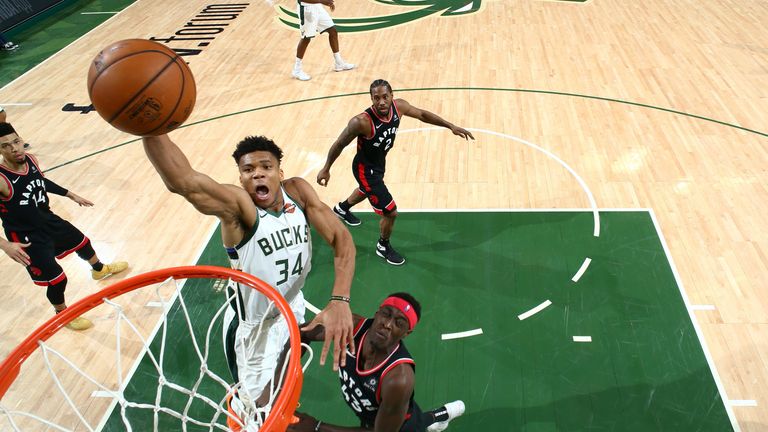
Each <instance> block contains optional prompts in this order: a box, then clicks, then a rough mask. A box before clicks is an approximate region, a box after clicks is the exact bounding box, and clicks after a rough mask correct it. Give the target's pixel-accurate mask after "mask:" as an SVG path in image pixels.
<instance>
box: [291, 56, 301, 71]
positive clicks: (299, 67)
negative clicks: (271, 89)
mask: <svg viewBox="0 0 768 432" xmlns="http://www.w3.org/2000/svg"><path fill="white" fill-rule="evenodd" d="M293 68H294V69H296V70H301V59H300V58H298V57H296V63H295V64H294V65H293Z"/></svg>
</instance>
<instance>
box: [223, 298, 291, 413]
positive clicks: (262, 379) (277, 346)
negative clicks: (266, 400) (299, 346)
mask: <svg viewBox="0 0 768 432" xmlns="http://www.w3.org/2000/svg"><path fill="white" fill-rule="evenodd" d="M290 306H291V310H293V314H294V316H295V317H296V321H297V322H298V323H299V324H300V325H301V324H303V323H304V312H305V310H306V308H305V303H304V296H303V295H302V293H299V295H298V296H296V298H295V299H293V301H292V302H291V304H290ZM236 315H237V314H236V313H235V311H234V310H233V309H232V308H231V307H228V308H227V310H226V311H225V313H224V344H225V350H227V349H229V350H234V353H235V356H234V357H235V361H236V367H237V371H236V373H237V377H238V380H239V382H240V383H242V387H240V390H238V394H239V398H240V399H241V400H243V401H244V402H246V404H247V401H248V400H251V401H253V400H255V399H257V398H258V397H259V396H260V395H261V392H262V390H263V389H264V388H265V387H266V386H267V384H269V382H270V380H271V379H272V378H273V375H274V373H275V367H276V366H277V360H278V358H279V357H280V353H281V352H282V351H283V347H284V346H285V343H286V342H287V341H288V339H289V338H290V332H289V330H288V323H287V322H286V321H285V318H284V317H283V315H282V314H280V315H278V316H277V317H275V318H267V319H264V320H263V321H261V322H258V323H254V322H247V321H242V320H239V322H238V323H237V329H236V330H235V332H234V338H232V336H233V335H231V334H228V333H229V332H230V323H232V321H233V320H238V317H237V316H236ZM227 336H229V338H228V337H227ZM233 339H234V340H233ZM230 352H232V351H230ZM228 361H229V362H230V365H231V364H232V359H231V358H228ZM235 384H237V383H235Z"/></svg>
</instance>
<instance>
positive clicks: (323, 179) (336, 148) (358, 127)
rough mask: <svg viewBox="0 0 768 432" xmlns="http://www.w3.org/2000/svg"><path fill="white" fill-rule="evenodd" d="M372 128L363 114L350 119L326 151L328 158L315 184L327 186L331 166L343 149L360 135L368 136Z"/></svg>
mask: <svg viewBox="0 0 768 432" xmlns="http://www.w3.org/2000/svg"><path fill="white" fill-rule="evenodd" d="M371 127H372V126H370V122H368V120H367V117H366V116H365V115H364V114H359V115H356V116H354V117H352V120H350V121H349V123H347V127H345V128H344V130H343V131H341V134H340V135H339V137H338V138H336V141H335V142H334V143H333V144H332V145H331V148H330V149H328V157H327V158H326V160H325V165H324V166H323V168H321V169H320V172H318V173H317V184H319V185H320V186H328V182H329V181H330V180H331V166H332V165H333V163H334V162H336V159H337V158H338V157H339V155H340V154H341V151H342V150H344V147H346V146H348V145H349V143H351V142H352V141H353V140H354V139H355V138H357V137H358V136H360V135H368V134H369V133H370V132H372V131H371V130H370V128H371Z"/></svg>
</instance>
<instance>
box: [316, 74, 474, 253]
mask: <svg viewBox="0 0 768 432" xmlns="http://www.w3.org/2000/svg"><path fill="white" fill-rule="evenodd" d="M370 93H371V102H373V105H371V106H370V107H369V108H368V109H366V110H365V111H364V112H363V113H361V114H358V115H356V116H355V117H352V120H350V121H349V124H347V127H346V128H344V130H343V131H342V132H341V135H339V137H338V138H337V139H336V142H334V143H333V145H331V148H330V150H328V158H327V160H326V161H325V166H323V168H322V169H321V170H320V172H319V173H318V174H317V183H318V184H320V185H321V186H327V185H328V181H330V179H331V166H332V165H333V163H334V162H335V161H336V158H338V157H339V155H340V154H341V151H342V150H344V147H346V146H347V145H349V143H351V142H352V140H354V139H355V138H357V154H355V158H354V160H353V161H352V175H353V176H354V177H355V180H357V184H358V186H359V187H358V188H357V189H355V190H354V191H353V192H352V194H351V195H350V196H349V198H347V199H346V200H344V201H341V202H340V203H338V204H337V205H336V206H334V208H333V211H334V212H335V213H336V215H337V216H339V217H340V218H341V219H342V220H344V222H346V223H347V224H348V225H351V226H356V225H360V219H358V218H357V217H355V215H354V214H352V212H351V211H350V208H352V206H354V205H355V204H358V203H359V202H361V201H363V200H364V199H365V198H368V201H369V202H370V203H371V207H373V210H374V211H375V212H376V213H378V214H379V215H381V221H380V222H379V227H380V231H381V237H380V238H379V241H378V243H377V244H376V254H377V255H378V256H380V257H382V258H384V259H385V260H387V262H388V263H389V264H392V265H402V264H405V258H403V256H402V255H400V254H399V253H398V252H397V251H396V250H395V249H394V248H393V247H392V245H391V244H390V242H389V239H390V236H391V235H392V229H393V227H394V225H395V218H396V217H397V205H396V204H395V200H394V198H392V195H391V194H390V193H389V190H388V189H387V185H385V184H384V171H385V169H386V158H387V153H388V152H389V150H391V149H392V146H393V145H395V136H396V135H397V128H398V127H399V126H400V118H401V117H402V116H408V117H413V118H417V119H419V120H421V121H423V122H426V123H430V124H433V125H436V126H442V127H445V128H448V129H450V130H451V132H453V134H454V135H458V136H460V137H462V138H464V139H468V138H472V139H475V137H473V136H472V134H471V133H470V132H469V131H468V130H466V129H464V128H461V127H458V126H456V125H454V124H453V123H450V122H448V121H446V120H444V119H443V118H442V117H440V116H439V115H437V114H434V113H431V112H429V111H427V110H423V109H420V108H416V107H415V106H413V105H411V104H409V103H408V102H406V101H405V100H403V99H396V100H395V99H393V98H392V97H393V95H392V87H391V86H390V85H389V83H388V82H387V81H384V80H382V79H379V80H376V81H374V82H373V83H371V88H370Z"/></svg>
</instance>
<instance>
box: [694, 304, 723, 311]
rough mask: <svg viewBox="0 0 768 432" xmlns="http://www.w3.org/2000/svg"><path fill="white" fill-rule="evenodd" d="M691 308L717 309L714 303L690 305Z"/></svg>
mask: <svg viewBox="0 0 768 432" xmlns="http://www.w3.org/2000/svg"><path fill="white" fill-rule="evenodd" d="M691 310H701V311H711V310H717V308H716V307H715V305H691Z"/></svg>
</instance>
